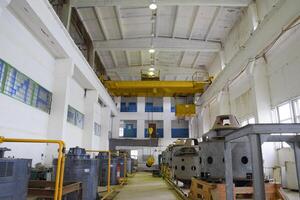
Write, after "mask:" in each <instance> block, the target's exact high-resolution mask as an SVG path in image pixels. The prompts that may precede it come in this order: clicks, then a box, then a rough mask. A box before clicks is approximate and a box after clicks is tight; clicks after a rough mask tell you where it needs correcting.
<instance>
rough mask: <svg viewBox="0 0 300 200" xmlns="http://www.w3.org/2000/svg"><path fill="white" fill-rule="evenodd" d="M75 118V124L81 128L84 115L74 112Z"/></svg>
mask: <svg viewBox="0 0 300 200" xmlns="http://www.w3.org/2000/svg"><path fill="white" fill-rule="evenodd" d="M75 120H76V122H75V123H76V124H75V125H76V126H78V127H79V128H82V129H83V126H84V115H83V114H82V113H80V112H78V111H77V112H76V113H75Z"/></svg>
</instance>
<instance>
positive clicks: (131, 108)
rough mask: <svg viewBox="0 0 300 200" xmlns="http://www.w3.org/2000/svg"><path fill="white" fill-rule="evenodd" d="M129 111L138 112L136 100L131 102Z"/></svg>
mask: <svg viewBox="0 0 300 200" xmlns="http://www.w3.org/2000/svg"><path fill="white" fill-rule="evenodd" d="M128 112H137V104H136V103H135V102H129V105H128Z"/></svg>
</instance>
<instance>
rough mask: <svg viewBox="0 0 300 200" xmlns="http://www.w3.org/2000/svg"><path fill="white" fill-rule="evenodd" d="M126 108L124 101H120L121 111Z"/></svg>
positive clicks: (124, 110)
mask: <svg viewBox="0 0 300 200" xmlns="http://www.w3.org/2000/svg"><path fill="white" fill-rule="evenodd" d="M126 110H127V108H126V103H124V102H122V103H121V112H126Z"/></svg>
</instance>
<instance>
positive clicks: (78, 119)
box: [67, 106, 84, 129]
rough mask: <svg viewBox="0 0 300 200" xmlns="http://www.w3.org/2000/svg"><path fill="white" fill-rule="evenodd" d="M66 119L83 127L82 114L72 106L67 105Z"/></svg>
mask: <svg viewBox="0 0 300 200" xmlns="http://www.w3.org/2000/svg"><path fill="white" fill-rule="evenodd" d="M67 121H68V122H69V123H71V124H74V125H75V126H77V127H79V128H81V129H83V126H84V114H82V113H81V112H79V111H77V110H76V109H75V108H73V107H72V106H68V116H67Z"/></svg>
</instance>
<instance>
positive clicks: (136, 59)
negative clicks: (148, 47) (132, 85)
mask: <svg viewBox="0 0 300 200" xmlns="http://www.w3.org/2000/svg"><path fill="white" fill-rule="evenodd" d="M129 57H130V64H131V65H135V66H137V65H142V63H141V53H140V51H130V52H129Z"/></svg>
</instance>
